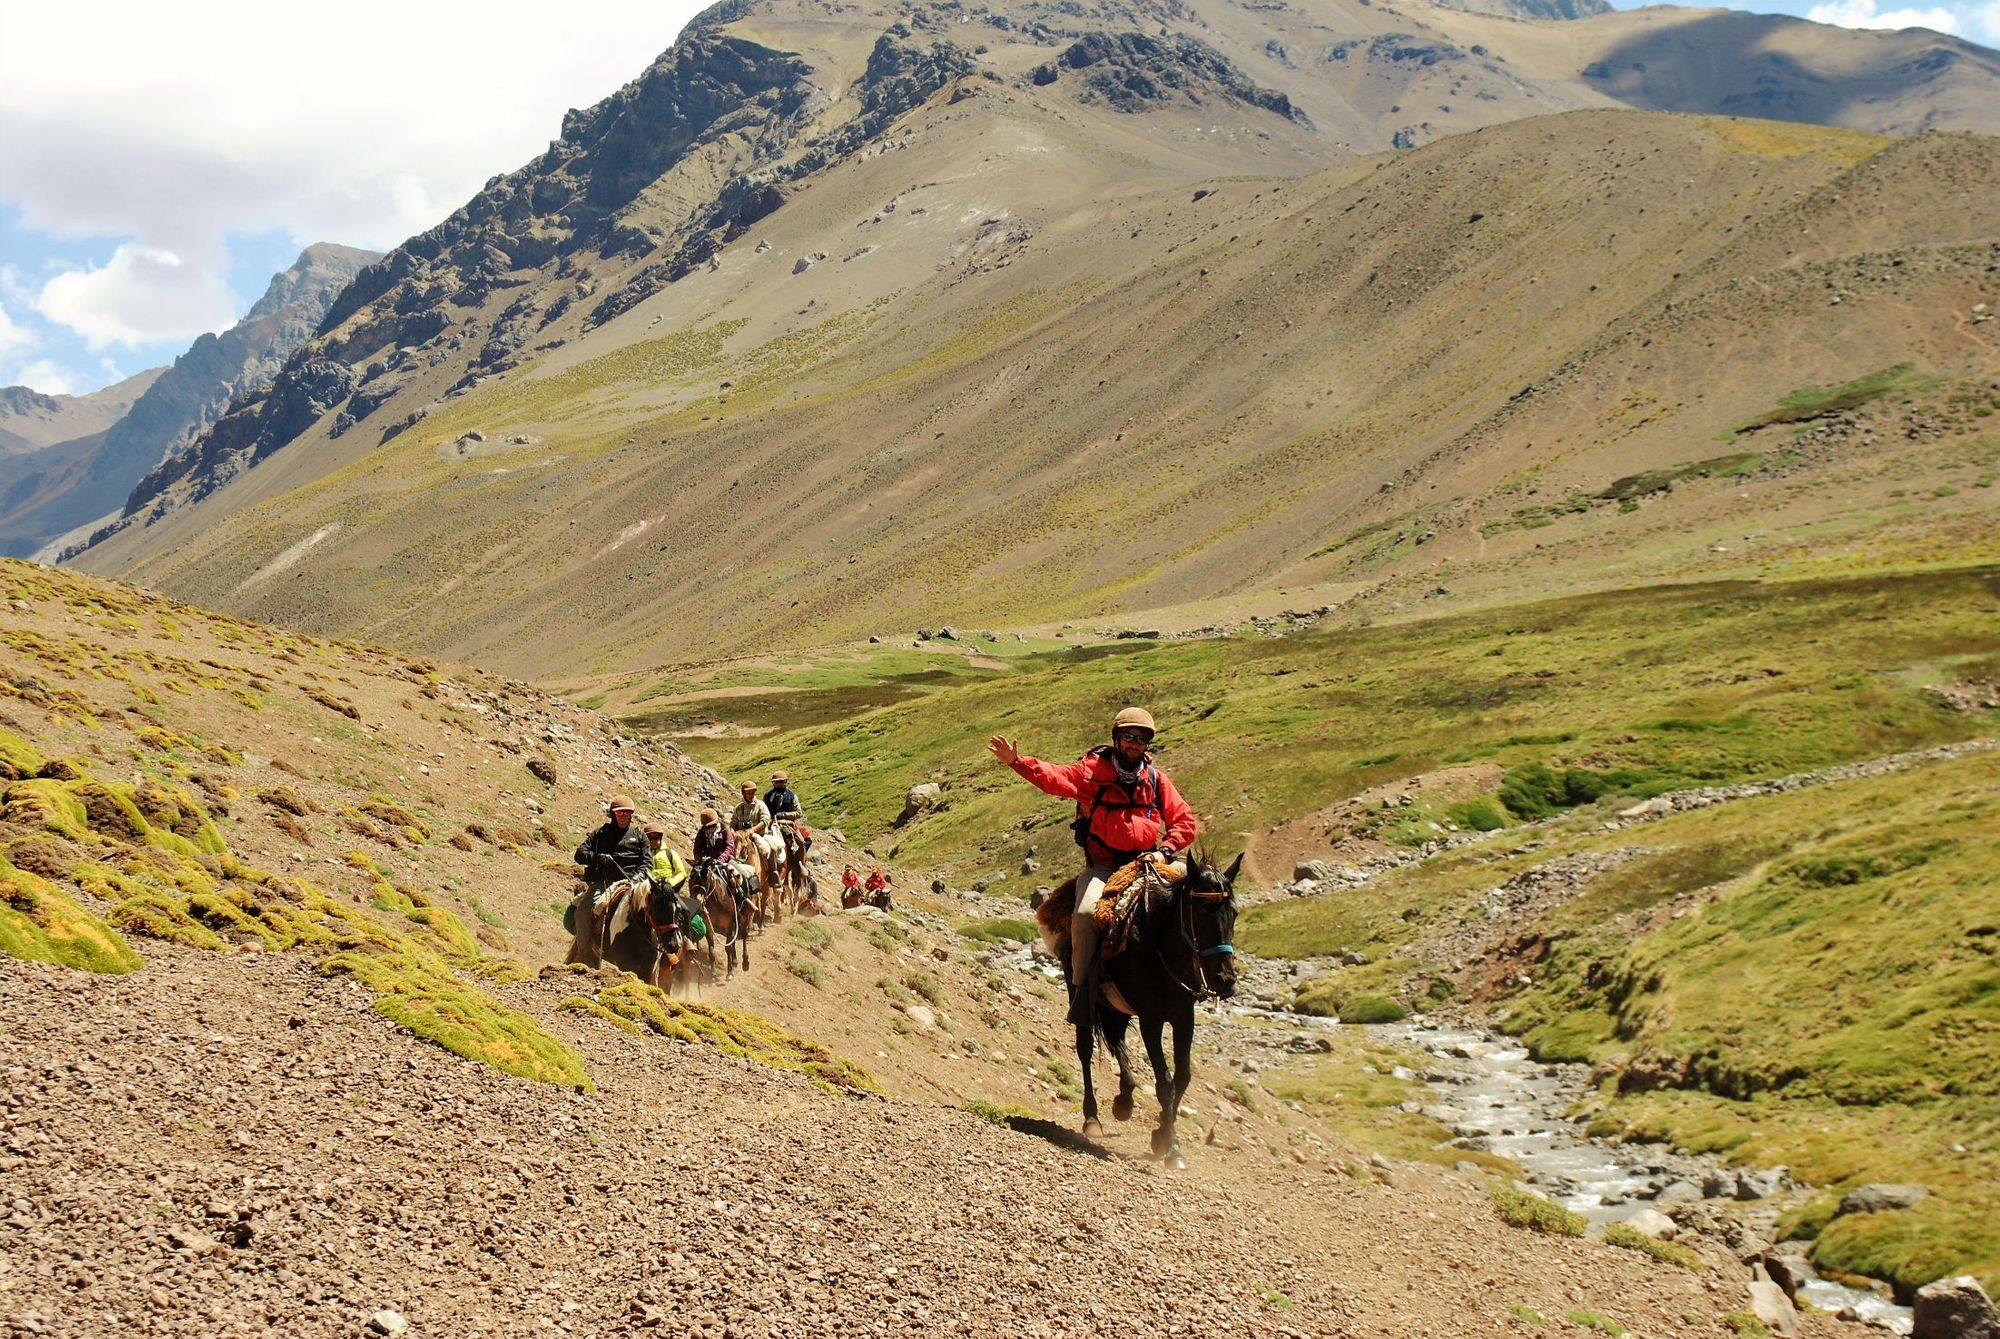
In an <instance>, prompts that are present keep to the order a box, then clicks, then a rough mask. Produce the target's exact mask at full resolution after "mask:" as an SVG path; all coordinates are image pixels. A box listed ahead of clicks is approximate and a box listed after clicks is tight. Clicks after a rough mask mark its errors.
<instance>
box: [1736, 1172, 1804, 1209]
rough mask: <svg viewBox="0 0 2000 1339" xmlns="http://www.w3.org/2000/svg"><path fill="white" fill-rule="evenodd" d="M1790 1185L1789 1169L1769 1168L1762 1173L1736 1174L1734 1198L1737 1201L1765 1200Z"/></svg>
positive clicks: (1790, 1175)
mask: <svg viewBox="0 0 2000 1339" xmlns="http://www.w3.org/2000/svg"><path fill="white" fill-rule="evenodd" d="M1791 1184H1792V1174H1791V1171H1790V1169H1789V1168H1785V1167H1769V1168H1766V1169H1764V1170H1762V1171H1753V1172H1738V1173H1737V1174H1736V1198H1737V1199H1739V1200H1746V1201H1747V1200H1767V1199H1769V1198H1771V1196H1773V1195H1776V1194H1778V1193H1779V1192H1780V1191H1783V1190H1785V1189H1786V1188H1787V1187H1789V1186H1790V1185H1791Z"/></svg>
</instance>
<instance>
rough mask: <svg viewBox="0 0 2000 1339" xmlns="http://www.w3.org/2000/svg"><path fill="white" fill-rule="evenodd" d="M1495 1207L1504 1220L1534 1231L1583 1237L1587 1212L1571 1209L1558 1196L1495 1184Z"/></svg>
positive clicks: (1560, 1235) (1552, 1234)
mask: <svg viewBox="0 0 2000 1339" xmlns="http://www.w3.org/2000/svg"><path fill="white" fill-rule="evenodd" d="M1493 1207H1494V1208H1495V1209H1498V1210H1499V1211H1500V1217H1501V1219H1502V1220H1503V1221H1505V1222H1508V1223H1512V1224H1513V1225H1514V1226H1515V1227H1525V1228H1528V1229H1529V1230H1531V1231H1534V1232H1546V1233H1548V1234H1549V1235H1551V1236H1557V1237H1580V1236H1582V1235H1583V1229H1584V1227H1585V1226H1586V1225H1585V1223H1584V1221H1583V1215H1581V1214H1575V1213H1571V1212H1570V1211H1569V1210H1568V1209H1565V1208H1563V1206H1562V1205H1560V1204H1557V1203H1556V1202H1555V1201H1554V1200H1546V1199H1543V1198H1542V1197H1541V1196H1540V1195H1537V1194H1535V1193H1533V1192H1532V1191H1527V1190H1522V1189H1520V1188H1519V1187H1518V1186H1495V1187H1493Z"/></svg>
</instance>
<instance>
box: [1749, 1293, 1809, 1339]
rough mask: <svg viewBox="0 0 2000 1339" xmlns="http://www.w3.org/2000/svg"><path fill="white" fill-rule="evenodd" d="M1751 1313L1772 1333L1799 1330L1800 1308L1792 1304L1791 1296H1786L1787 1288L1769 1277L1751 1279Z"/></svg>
mask: <svg viewBox="0 0 2000 1339" xmlns="http://www.w3.org/2000/svg"><path fill="white" fill-rule="evenodd" d="M1750 1314H1751V1315H1753V1316H1755V1317H1756V1318H1757V1319H1758V1320H1760V1321H1762V1322H1763V1323H1764V1326H1765V1328H1766V1329H1768V1330H1770V1331H1771V1333H1772V1334H1783V1335H1792V1334H1797V1333H1798V1332H1799V1309H1798V1308H1797V1307H1795V1306H1793V1305H1792V1299H1791V1298H1789V1297H1787V1296H1785V1290H1784V1289H1783V1288H1780V1287H1779V1286H1778V1285H1777V1284H1775V1283H1773V1282H1771V1281H1770V1280H1769V1279H1753V1280H1752V1281H1751V1283H1750Z"/></svg>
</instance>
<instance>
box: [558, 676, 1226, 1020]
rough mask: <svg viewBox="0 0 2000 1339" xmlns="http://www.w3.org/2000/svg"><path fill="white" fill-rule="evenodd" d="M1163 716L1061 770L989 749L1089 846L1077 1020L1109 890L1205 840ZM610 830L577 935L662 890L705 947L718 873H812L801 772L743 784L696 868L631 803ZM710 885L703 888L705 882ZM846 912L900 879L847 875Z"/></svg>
mask: <svg viewBox="0 0 2000 1339" xmlns="http://www.w3.org/2000/svg"><path fill="white" fill-rule="evenodd" d="M1156 728H1157V727H1156V726H1155V724H1154V721H1153V717H1152V714H1151V713H1150V712H1148V711H1147V710H1146V709H1145V708H1143V707H1126V708H1125V709H1124V710H1122V711H1120V712H1119V713H1118V714H1117V715H1116V716H1115V717H1114V718H1113V719H1112V722H1111V741H1110V742H1109V743H1108V744H1100V745H1098V746H1097V747H1095V748H1093V749H1091V750H1089V751H1088V752H1086V753H1085V754H1084V755H1083V757H1082V758H1080V759H1079V760H1077V761H1076V762H1073V763H1067V764H1062V763H1050V762H1044V761H1042V760H1041V759H1039V758H1034V757H1030V756H1028V755H1027V754H1025V753H1022V752H1021V750H1020V748H1019V747H1018V746H1017V744H1016V742H1015V741H1014V740H1011V739H1007V738H1005V737H1004V736H1001V735H994V736H993V737H992V738H991V739H990V740H988V741H987V746H988V747H989V748H990V749H991V750H992V753H993V756H994V757H995V758H997V759H999V760H1000V762H1002V763H1004V764H1005V765H1006V766H1008V767H1010V768H1012V769H1013V770H1014V772H1015V773H1016V774H1017V775H1019V776H1021V777H1022V778H1023V779H1025V780H1026V781H1028V782H1029V783H1030V784H1032V785H1033V786H1035V787H1036V788H1038V789H1040V790H1042V791H1044V792H1046V793H1047V794H1049V795H1053V796H1056V797H1057V798H1060V799H1066V800H1071V801H1074V802H1075V804H1076V818H1075V821H1074V823H1073V825H1072V831H1073V833H1074V835H1075V838H1076V842H1077V845H1078V846H1079V847H1081V848H1082V851H1083V860H1084V868H1083V872H1082V873H1080V874H1078V875H1077V876H1076V884H1075V888H1076V904H1075V909H1074V911H1073V912H1072V913H1071V916H1070V923H1069V935H1068V939H1069V958H1070V962H1069V965H1070V969H1071V971H1070V979H1071V982H1072V990H1073V999H1072V1013H1073V1014H1075V1013H1077V1012H1078V1010H1079V1005H1078V1003H1077V999H1076V998H1074V996H1081V995H1082V994H1083V991H1082V989H1080V988H1079V987H1081V986H1082V985H1083V983H1085V982H1086V980H1087V979H1088V978H1090V977H1091V975H1092V971H1091V968H1093V967H1094V965H1095V957H1096V953H1097V947H1098V930H1097V920H1096V916H1095V912H1096V908H1097V904H1098V901H1099V899H1100V897H1101V896H1102V895H1103V892H1104V886H1105V882H1106V880H1108V879H1109V878H1110V877H1111V875H1112V874H1113V873H1114V872H1115V871H1117V870H1118V869H1120V868H1121V867H1123V866H1126V865H1129V864H1131V863H1133V862H1134V861H1139V862H1152V863H1164V862H1167V861H1170V860H1172V859H1174V858H1175V857H1177V856H1179V855H1180V854H1181V853H1183V852H1185V851H1186V850H1187V849H1188V848H1189V847H1190V846H1191V845H1192V844H1193V843H1194V839H1195V830H1196V824H1195V817H1194V811H1193V810H1191V809H1190V808H1188V804H1187V801H1186V800H1184V799H1182V798H1181V794H1180V791H1179V790H1177V789H1175V787H1174V783H1173V782H1172V781H1171V780H1170V779H1169V778H1168V777H1167V775H1166V774H1165V773H1164V772H1162V771H1161V770H1160V769H1159V767H1158V766H1157V765H1155V763H1154V762H1153V756H1152V744H1153V737H1154V734H1155V733H1156ZM606 808H607V810H608V816H607V817H606V819H605V822H604V824H603V826H601V827H599V828H598V829H597V830H596V831H594V832H592V833H591V834H590V835H589V836H588V837H586V838H584V840H583V844H582V845H580V846H578V847H577V848H576V863H577V864H579V865H581V866H583V871H584V877H585V887H584V889H583V891H582V892H580V893H578V894H577V898H576V900H575V901H574V902H572V903H571V910H572V915H573V917H574V919H573V920H572V919H570V918H565V919H566V920H567V921H569V923H570V924H571V925H572V928H574V926H575V925H577V924H583V925H592V924H594V923H595V922H596V920H597V919H598V917H597V915H596V913H597V911H598V910H599V907H600V901H599V899H600V898H601V897H602V895H603V894H604V893H605V891H606V890H607V889H610V888H612V887H613V886H614V885H616V884H618V883H620V882H621V881H623V882H628V883H629V882H631V881H636V880H639V879H642V878H643V879H647V880H649V881H650V888H651V895H652V897H654V898H665V899H666V900H667V905H668V906H669V907H670V908H672V909H673V910H674V911H676V912H677V913H678V914H677V916H675V917H674V920H675V922H676V923H677V924H678V925H679V926H680V927H684V928H686V929H688V930H689V931H690V932H691V933H692V935H693V937H694V938H696V939H701V938H703V937H705V934H706V927H705V925H704V924H703V919H702V907H701V905H700V904H699V900H698V899H693V898H690V897H689V896H688V891H689V888H690V880H691V879H693V880H695V882H696V883H699V884H706V883H707V882H708V879H707V877H705V876H707V875H708V874H709V872H710V871H715V872H717V873H719V874H720V875H721V876H722V878H723V879H724V880H725V881H726V886H727V887H729V888H730V889H732V890H733V891H734V892H735V894H736V897H737V898H738V900H739V901H743V902H748V901H749V900H750V899H751V898H753V897H754V896H756V894H757V892H758V890H759V889H760V887H769V886H770V884H771V883H772V878H771V871H773V870H779V869H785V870H792V871H802V870H803V869H804V868H805V860H806V855H807V853H808V851H809V850H810V849H811V846H812V841H813V838H812V832H811V829H810V828H808V827H807V826H806V823H805V809H804V806H803V805H802V804H800V802H799V796H798V792H797V791H795V790H793V789H792V786H791V777H790V774H789V773H788V772H786V771H784V770H779V771H776V772H773V773H772V774H771V785H770V789H769V790H768V791H766V792H765V793H764V795H763V796H762V797H761V798H760V797H759V796H758V794H757V787H756V784H755V783H754V782H750V781H745V782H744V783H743V785H742V798H741V799H740V800H739V801H738V803H737V805H736V807H735V808H734V809H732V810H731V811H730V812H729V814H728V816H727V818H726V819H725V818H724V816H723V815H722V814H721V813H720V812H719V811H718V810H715V809H703V810H702V811H701V813H700V816H699V824H700V826H699V827H698V828H697V829H696V831H695V833H694V840H693V843H692V856H693V859H692V863H690V861H688V860H687V859H684V858H683V857H682V856H681V854H680V852H679V851H678V850H676V849H675V848H674V846H673V845H672V844H670V843H669V842H668V841H667V840H666V838H667V831H666V829H665V827H663V826H662V825H661V824H660V823H658V822H650V821H649V822H643V823H642V822H640V821H639V819H638V809H637V806H635V805H634V804H633V803H632V800H631V799H630V797H628V796H624V795H619V796H615V797H614V798H613V799H612V800H611V801H610V803H609V804H608V805H607V806H606ZM698 875H699V876H704V877H700V878H697V877H696V876H698ZM841 884H842V890H841V891H842V899H841V900H842V902H843V903H844V904H845V905H848V906H853V905H857V904H858V903H860V902H863V901H867V902H872V903H874V904H875V905H878V906H884V907H886V906H887V904H888V901H889V878H888V876H887V875H886V874H884V873H883V872H882V871H881V870H880V869H879V868H878V869H875V870H872V871H871V872H870V873H869V875H868V876H867V878H866V879H865V881H864V880H863V879H862V877H861V875H860V872H859V871H858V870H856V869H855V868H854V867H853V866H852V865H849V866H847V867H846V869H845V870H844V871H843V872H842V877H841ZM793 886H794V887H796V888H799V889H800V890H801V891H802V892H803V894H804V895H803V897H802V898H801V902H800V905H799V909H801V910H809V911H817V910H821V909H822V908H821V907H820V906H819V904H818V890H817V887H816V886H815V885H814V884H813V883H812V881H811V879H810V878H809V877H807V878H806V879H804V880H802V881H800V882H799V883H797V884H794V885H793ZM586 938H587V935H585V934H578V935H577V943H576V944H575V945H574V946H572V948H571V951H570V961H572V962H575V961H579V960H581V959H583V958H584V957H586V956H592V955H591V947H590V946H589V945H588V944H586V942H585V940H586Z"/></svg>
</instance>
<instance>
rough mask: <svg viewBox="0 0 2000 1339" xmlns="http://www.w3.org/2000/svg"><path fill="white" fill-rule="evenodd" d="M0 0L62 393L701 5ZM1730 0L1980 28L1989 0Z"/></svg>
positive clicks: (9, 227)
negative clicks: (555, 6)
mask: <svg viewBox="0 0 2000 1339" xmlns="http://www.w3.org/2000/svg"><path fill="white" fill-rule="evenodd" d="M0 2H4V3H5V5H6V30H7V38H6V40H5V41H4V42H0V386H5V385H14V384H27V385H30V386H33V387H35V388H36V389H38V390H43V391H49V392H68V393H81V392H84V391H89V390H94V389H96V388H98V387H100V386H105V385H109V384H110V383H111V382H114V381H117V380H119V379H121V378H122V377H124V376H128V375H130V374H132V373H134V372H138V371H140V370H142V369H144V368H147V367H152V366H157V365H159V364H162V363H166V362H171V361H172V360H173V358H174V356H175V355H176V354H178V353H180V352H181V351H182V350H184V349H185V348H186V347H187V345H188V343H189V342H190V341H191V340H192V339H194V337H195V336H196V335H199V334H201V333H202V332H203V331H208V330H219V329H223V328H225V327H227V326H228V325H230V324H231V323H233V322H234V321H235V320H237V319H238V318H239V317H240V316H241V315H242V314H243V312H244V311H245V310H246V309H247V308H248V307H249V306H250V304H251V303H253V302H255V301H256V300H257V297H258V295H259V294H261V293H262V292H263V290H264V287H265V285H266V284H267V283H268V282H269V281H270V277H271V276H272V275H273V274H275V273H276V272H277V271H279V270H281V269H283V268H285V267H286V266H287V265H289V264H290V263H291V262H292V260H293V259H294V258H295V257H296V256H297V255H298V252H299V250H300V248H301V247H303V246H305V245H306V244H308V243H311V242H319V241H326V242H341V243H345V244H347V245H350V246H364V247H371V248H373V249H375V250H378V251H380V250H387V249H388V248H390V247H392V246H394V245H395V244H397V243H398V242H400V241H402V240H403V239H404V238H406V237H408V236H410V235H411V234H413V233H416V232H419V231H421V230H422V229H424V228H427V227H429V226H431V225H432V224H434V223H436V222H437V221H438V220H440V219H442V218H443V217H444V216H445V215H446V214H448V213H450V212H451V210H453V209H454V208H456V207H457V206H458V205H459V204H461V203H463V202H464V201H465V200H466V199H467V198H468V197H470V196H471V194H472V193H473V192H474V191H476V190H477V189H478V188H479V186H480V184H481V183H482V182H484V181H485V180H486V179H487V178H488V177H490V176H492V175H493V174H494V173H496V172H502V171H508V170H511V169H513V168H515V167H518V166H519V165H521V164H522V163H524V162H526V161H527V160H528V159H530V158H532V157H533V156H534V155H535V154H536V153H538V152H539V151H540V150H541V149H542V148H543V147H544V146H545V145H546V144H547V142H548V141H549V140H550V139H551V138H553V137H554V135H555V134H556V132H557V130H558V128H559V126H560V125H561V121H562V115H563V112H564V111H565V110H566V109H567V108H569V107H573V106H587V105H589V104H590V103H593V102H596V101H597V100H598V99H600V98H602V97H604V96H605V95H607V94H609V93H611V92H612V91H614V90H615V89H616V88H617V87H618V86H619V85H621V84H623V83H624V82H626V81H627V80H629V79H631V78H632V77H633V76H635V75H636V74H638V73H639V72H640V71H641V70H642V69H644V68H645V66H646V65H647V63H648V62H650V61H651V60H652V59H653V58H654V57H655V56H656V55H658V54H659V53H660V52H661V51H663V50H665V49H666V48H667V47H668V46H669V45H671V44H672V42H673V40H674V37H675V36H676V35H677V34H678V33H679V31H680V29H681V27H682V26H683V25H685V23H686V22H687V20H688V19H689V18H691V17H693V15H694V14H695V13H696V12H697V11H698V10H699V9H700V8H701V0H568V3H567V4H566V5H565V6H564V7H563V8H562V9H561V10H560V11H554V10H551V9H550V7H549V6H548V5H547V4H546V3H545V2H544V0H421V2H420V3H410V0H343V3H337V4H336V3H327V2H326V0H284V2H283V3H270V2H268V0H173V2H172V3H166V2H164V0H0ZM1613 2H1614V3H1617V4H1618V5H1619V7H1620V8H1632V7H1633V6H1632V5H1630V4H1629V3H1622V2H1621V0H1613ZM1739 8H1753V9H1757V10H1759V11H1760V12H1766V13H1774V12H1775V13H1789V14H1795V15H1798V16H1800V17H1806V18H1812V19H1816V20H1819V21H1821V22H1828V23H1839V24H1842V25H1843V26H1848V27H1929V28H1935V29H1938V30H1940V31H1945V32H1954V33H1957V34H1958V35H1960V36H1962V37H1966V38H1969V39H1971V40H1973V41H1977V42H1981V43H1983V44H1985V45H1988V46H1992V45H1996V44H2000V0H1941V2H1939V3H1931V2H1930V0H1909V2H1908V3H1896V2H1895V0H1889V2H1888V3H1884V0H1817V2H1816V3H1815V2H1814V0H1792V2H1790V3H1781V4H1776V5H1755V6H1748V5H1746V6H1739ZM558 14H559V15H560V17H556V16H557V15H558ZM389 33H393V34H395V37H394V40H385V34H389Z"/></svg>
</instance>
